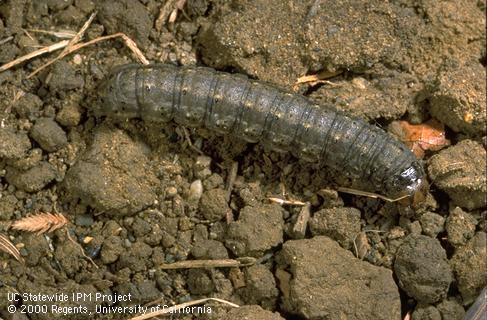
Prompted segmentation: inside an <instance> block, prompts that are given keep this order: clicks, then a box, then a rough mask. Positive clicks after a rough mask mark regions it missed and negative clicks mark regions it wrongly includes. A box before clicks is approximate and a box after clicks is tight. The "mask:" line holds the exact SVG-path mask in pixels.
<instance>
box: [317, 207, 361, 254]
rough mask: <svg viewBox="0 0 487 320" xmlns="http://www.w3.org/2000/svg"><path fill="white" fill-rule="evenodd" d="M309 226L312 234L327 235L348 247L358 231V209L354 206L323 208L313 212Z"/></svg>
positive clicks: (350, 246) (351, 244)
mask: <svg viewBox="0 0 487 320" xmlns="http://www.w3.org/2000/svg"><path fill="white" fill-rule="evenodd" d="M309 227H310V230H311V234H312V235H314V236H317V235H323V236H328V237H330V238H332V239H333V240H335V241H338V243H339V244H340V245H341V246H342V247H344V248H345V249H350V248H352V246H353V241H354V239H355V237H356V236H357V234H358V233H359V232H360V211H359V210H357V209H355V208H335V209H323V210H320V211H318V212H316V213H315V214H314V216H313V217H312V218H311V220H310V221H309Z"/></svg>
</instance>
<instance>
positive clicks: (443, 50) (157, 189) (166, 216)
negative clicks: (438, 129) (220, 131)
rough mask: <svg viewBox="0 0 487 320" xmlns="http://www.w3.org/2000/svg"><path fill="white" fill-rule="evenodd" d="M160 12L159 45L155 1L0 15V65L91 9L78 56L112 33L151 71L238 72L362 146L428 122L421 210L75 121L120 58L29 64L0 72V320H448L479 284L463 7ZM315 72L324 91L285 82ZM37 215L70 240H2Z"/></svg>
mask: <svg viewBox="0 0 487 320" xmlns="http://www.w3.org/2000/svg"><path fill="white" fill-rule="evenodd" d="M166 2H168V3H172V6H170V8H169V9H168V10H169V11H167V12H169V13H170V12H171V11H172V10H173V9H174V10H175V11H174V12H176V13H177V16H176V19H175V21H174V22H169V21H167V19H166V20H164V21H163V22H164V23H163V24H162V27H161V28H159V27H156V26H157V25H158V23H156V20H157V18H158V17H159V15H160V9H161V7H163V6H164V4H163V3H161V2H159V1H155V0H123V1H112V0H105V1H92V0H46V1H32V0H10V1H4V2H1V3H0V42H1V45H0V64H4V63H7V62H10V61H12V60H13V59H15V58H16V57H19V56H22V55H25V54H27V53H29V52H31V51H33V50H36V49H37V48H38V46H44V45H49V44H52V43H55V42H58V41H60V40H62V39H59V38H57V37H56V36H54V35H53V34H48V33H39V32H36V31H35V30H47V31H56V32H59V31H63V30H71V31H77V30H79V29H80V27H81V26H82V24H83V23H84V21H86V19H87V18H88V17H89V15H90V14H91V13H92V12H94V11H97V16H96V17H95V19H94V21H93V22H92V24H91V25H90V27H89V28H88V30H87V31H86V34H85V38H84V40H83V41H86V40H91V39H94V38H96V37H99V36H102V35H108V34H111V33H116V32H124V33H126V34H127V35H128V36H129V37H130V38H132V39H133V40H134V41H135V42H136V43H137V45H138V46H139V48H140V49H141V50H142V52H143V53H144V55H145V56H146V57H147V58H148V59H149V60H150V61H151V62H152V63H171V64H176V65H182V66H187V65H204V66H209V67H213V68H216V69H219V70H222V71H227V72H233V73H242V74H245V75H247V76H249V77H251V78H255V79H260V80H264V81H267V82H270V83H272V84H274V85H276V86H280V87H282V88H284V89H286V90H288V91H292V90H296V91H297V92H299V93H302V94H305V95H307V96H309V98H310V99H313V100H315V101H317V102H318V103H320V104H321V105H324V106H325V107H330V108H334V109H339V110H342V111H344V112H346V113H348V114H350V115H353V116H357V117H361V118H364V119H367V120H368V121H369V122H371V123H374V124H378V125H381V126H382V127H383V128H386V127H387V125H388V124H389V123H390V122H391V121H393V120H399V119H400V120H408V121H409V122H411V123H422V122H425V121H427V120H429V119H430V118H436V119H437V120H439V121H440V122H442V123H443V124H444V125H445V126H446V128H447V129H446V135H447V138H448V139H449V140H450V141H451V142H452V144H451V146H449V147H447V148H445V149H443V150H441V151H437V152H431V151H430V152H427V154H426V156H425V159H424V165H425V168H426V171H427V172H428V176H429V180H430V181H431V185H430V188H429V192H428V193H427V196H426V201H425V202H424V203H422V204H420V205H419V206H416V207H409V206H403V205H401V204H397V203H387V202H384V201H383V200H378V199H373V198H367V197H361V196H352V195H348V194H342V193H338V192H336V191H335V190H336V187H337V186H339V185H343V184H344V183H346V181H347V178H346V175H345V174H344V173H343V172H336V171H333V170H330V169H328V168H326V166H320V165H318V164H313V163H308V162H305V161H303V160H300V159H296V158H293V157H292V156H291V155H289V154H282V153H278V152H273V151H269V150H266V148H264V147H263V146H260V145H258V144H248V143H245V142H242V141H239V140H238V139H234V138H233V139H232V138H229V137H222V136H219V135H217V134H215V133H213V132H209V131H207V130H204V129H194V128H182V127H179V126H177V125H176V124H175V123H167V124H160V123H159V124H155V123H146V122H143V121H141V120H138V119H133V120H130V121H120V120H115V119H110V118H104V117H96V116H95V115H94V113H93V109H94V106H96V103H99V102H98V100H97V98H98V91H97V87H98V86H99V85H100V84H101V83H102V82H103V79H104V78H105V77H106V76H107V75H108V74H109V72H110V70H111V69H112V68H113V67H115V66H118V65H122V64H126V63H136V62H137V61H135V60H134V59H135V58H134V57H133V55H132V54H131V52H130V51H129V50H128V49H127V47H126V46H124V45H123V43H122V42H121V41H119V40H111V41H110V42H102V43H99V44H97V45H94V46H89V47H86V48H84V49H82V50H80V51H78V52H76V53H73V54H71V55H68V56H66V57H65V58H63V59H62V60H60V61H58V62H55V63H54V64H53V65H51V66H50V67H48V68H46V69H45V70H44V71H43V72H41V73H39V74H37V75H35V76H34V77H32V78H27V76H28V74H29V73H30V72H32V71H33V70H35V69H36V68H38V67H40V66H41V65H42V64H43V63H45V62H47V61H48V60H50V59H52V58H53V57H54V56H56V53H51V54H48V55H45V56H42V57H36V58H34V59H32V60H29V61H26V62H24V63H22V64H20V65H18V66H15V67H14V68H11V69H9V70H7V71H4V72H2V73H0V97H1V99H0V231H1V233H2V234H4V235H6V236H7V237H8V238H9V239H10V240H11V241H12V243H13V244H14V245H15V246H16V247H17V248H18V249H19V250H20V253H21V255H22V257H23V258H24V260H25V261H24V262H23V263H21V262H18V261H16V260H15V259H14V258H13V257H11V256H9V255H7V254H6V253H3V252H0V257H1V259H2V263H1V269H0V296H1V298H2V299H0V317H2V318H3V319H86V318H88V317H89V318H91V319H130V318H132V317H134V316H135V315H136V314H135V312H133V310H134V309H125V311H123V312H109V310H111V309H107V308H108V307H120V308H122V307H127V308H130V307H133V306H139V305H140V306H146V305H147V304H150V303H154V304H155V305H159V306H163V305H167V306H171V305H174V304H180V303H184V302H187V301H190V300H194V299H199V298H207V297H216V298H221V299H226V300H229V301H232V302H233V303H237V304H239V305H241V306H242V307H241V308H232V307H230V306H226V305H222V304H220V303H216V302H211V303H207V304H206V305H205V307H207V308H209V309H210V310H211V313H208V312H199V313H198V312H195V311H193V312H188V313H183V314H180V315H179V317H180V318H182V319H241V318H248V319H251V318H253V319H267V318H268V319H343V318H347V319H402V318H404V317H405V316H406V315H407V314H410V315H412V318H413V319H425V318H428V317H429V318H435V319H463V316H464V314H465V310H466V309H467V308H468V307H469V306H470V305H471V304H472V303H473V302H474V301H475V299H476V297H477V296H478V294H479V293H480V292H481V290H482V288H483V287H485V286H486V285H487V265H486V260H485V256H486V255H487V254H486V244H485V241H486V240H485V239H486V231H487V223H486V216H487V210H486V208H487V200H486V190H487V186H486V171H485V168H486V149H485V148H486V146H487V137H486V117H487V112H486V92H485V88H486V80H485V79H486V76H485V75H486V69H485V68H486V61H487V59H486V50H485V46H486V29H485V24H486V21H485V13H486V3H485V1H468V0H462V1H456V2H439V1H428V0H425V1H409V0H396V1H390V2H383V1H379V0H377V1H375V0H374V1H367V3H366V4H365V3H364V2H363V1H357V0H349V1H341V2H339V3H338V2H334V1H316V0H307V1H290V0H289V1H287V0H286V1H281V0H255V1H244V0H234V1H223V0H193V1H186V3H185V5H184V7H182V9H179V10H178V9H177V8H176V5H175V3H176V2H177V1H166ZM183 2H184V1H183ZM166 16H168V15H166ZM317 72H322V74H329V75H333V76H331V77H330V78H328V79H327V81H325V83H320V84H302V85H300V86H297V87H296V86H294V83H295V82H296V80H297V78H298V77H301V76H303V75H307V74H315V73H317ZM232 168H237V170H236V176H233V175H232V172H234V170H233V169H232ZM230 182H231V183H230ZM269 197H277V198H281V199H284V200H299V201H303V202H309V204H310V207H309V212H307V211H306V208H305V209H303V208H302V207H300V206H296V205H288V204H284V205H280V204H278V203H273V202H271V201H269V199H268V198H269ZM38 212H61V213H63V214H64V215H65V216H66V217H67V218H68V219H69V220H70V223H69V224H68V225H67V226H65V227H64V228H62V229H60V230H57V231H55V232H52V233H45V234H43V235H36V234H32V233H29V232H23V231H14V230H12V229H10V228H9V226H10V224H11V222H12V221H15V220H18V219H20V218H22V217H26V216H29V215H32V214H34V213H38ZM308 214H309V216H308ZM307 218H309V225H307V224H306V223H305V224H304V229H303V228H302V222H303V219H304V221H305V222H307V221H308V220H307ZM298 227H301V229H299V228H298ZM68 235H69V237H68ZM246 257H251V258H253V259H255V261H256V262H255V264H254V265H252V266H248V267H241V268H199V269H176V270H166V269H162V268H161V267H160V266H161V265H162V264H168V263H173V262H178V261H185V260H195V259H210V260H216V259H228V258H232V259H236V258H246ZM247 259H248V258H247ZM14 293H16V294H18V295H17V296H16V297H20V296H21V297H22V299H17V301H9V299H10V300H12V297H14ZM29 294H32V295H38V294H44V295H56V294H57V295H61V294H66V295H68V297H69V298H68V299H67V300H66V301H57V302H49V301H47V302H46V301H33V300H32V297H29ZM129 294H130V299H128V300H127V299H126V301H115V300H116V298H117V297H124V296H127V295H129ZM76 297H79V298H78V299H75V298H76ZM95 297H97V298H95ZM101 297H103V298H101ZM122 300H123V299H122ZM42 306H45V307H46V308H47V309H48V311H49V312H47V313H46V312H44V311H43V309H41V307H42ZM101 306H102V307H105V308H106V309H104V311H99V308H100V307H101ZM12 307H15V309H16V312H13V313H12V312H11V310H12V309H11V308H12ZM75 307H81V309H74V308H75ZM200 311H201V310H200ZM206 311H208V309H206ZM89 312H92V314H91V316H88V315H87V313H89Z"/></svg>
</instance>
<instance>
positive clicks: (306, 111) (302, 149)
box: [96, 64, 425, 198]
mask: <svg viewBox="0 0 487 320" xmlns="http://www.w3.org/2000/svg"><path fill="white" fill-rule="evenodd" d="M100 97H101V99H100V100H101V101H100V103H99V105H98V106H97V110H96V111H97V113H98V114H99V115H106V116H114V117H123V118H135V117H137V118H142V119H144V120H147V121H157V122H168V121H175V122H177V123H178V124H181V125H183V126H188V127H205V128H207V129H210V130H213V131H216V132H218V133H222V134H229V135H233V136H235V137H236V138H242V139H245V140H246V141H248V142H258V143H262V144H264V145H266V146H269V147H270V148H272V149H273V150H276V151H289V152H291V153H292V154H293V155H295V156H296V157H299V158H303V159H306V160H309V161H320V162H322V163H324V164H326V165H327V166H330V167H332V168H334V169H337V170H340V171H343V172H345V173H346V174H348V175H349V176H350V177H352V178H353V179H358V180H359V181H360V182H361V184H362V185H369V186H371V188H370V191H375V192H377V193H380V194H382V195H384V196H387V197H390V198H397V197H401V196H404V195H413V194H414V193H415V192H416V191H418V190H419V189H420V188H421V187H422V184H423V181H424V175H425V174H424V170H423V167H422V165H421V163H420V161H419V160H417V159H416V157H415V156H414V154H413V153H412V152H411V151H410V150H409V149H408V148H407V147H406V146H405V145H403V144H402V143H401V142H399V141H397V140H396V139H394V138H393V137H392V136H390V135H389V134H387V133H386V132H384V131H382V130H381V129H379V128H377V127H375V126H372V125H369V124H368V123H366V122H364V121H362V120H360V119H352V118H350V117H348V116H346V115H344V114H342V113H340V112H337V111H335V110H332V109H326V108H324V107H320V106H318V105H316V104H314V103H312V102H311V101H310V100H308V99H307V98H306V97H304V96H302V95H298V94H292V93H288V92H286V91H283V90H281V89H278V88H276V87H274V86H272V85H270V84H268V83H264V82H260V81H256V80H251V79H248V78H247V77H245V76H243V75H238V74H229V73H224V72H218V71H215V70H213V69H210V68H204V67H175V66H172V65H166V64H156V65H148V66H140V65H125V66H122V67H119V68H117V69H116V70H114V71H113V72H112V74H111V75H110V76H109V77H108V79H107V80H106V81H105V82H104V83H103V84H102V85H101V87H100Z"/></svg>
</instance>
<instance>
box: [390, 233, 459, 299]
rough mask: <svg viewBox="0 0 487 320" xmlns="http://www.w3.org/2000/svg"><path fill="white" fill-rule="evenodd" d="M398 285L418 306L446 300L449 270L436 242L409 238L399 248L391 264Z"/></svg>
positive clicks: (429, 239) (443, 251)
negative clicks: (418, 303) (419, 303)
mask: <svg viewBox="0 0 487 320" xmlns="http://www.w3.org/2000/svg"><path fill="white" fill-rule="evenodd" d="M394 272H395V273H396V276H397V278H398V279H399V286H400V287H401V288H402V289H403V290H404V291H406V293H407V294H408V295H409V296H410V297H412V298H414V299H416V300H417V301H418V302H421V303H435V302H437V301H440V300H441V299H443V298H444V297H446V294H447V291H448V288H449V286H450V283H451V282H452V280H453V275H452V271H451V269H450V266H449V264H448V261H447V258H446V252H445V249H443V248H442V247H441V245H440V243H439V242H438V240H436V239H433V238H430V237H427V236H423V235H410V236H408V237H407V238H406V239H405V240H404V242H403V244H402V245H401V246H400V247H399V249H398V251H397V255H396V261H395V263H394Z"/></svg>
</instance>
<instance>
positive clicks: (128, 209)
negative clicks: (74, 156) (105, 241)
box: [64, 127, 158, 215]
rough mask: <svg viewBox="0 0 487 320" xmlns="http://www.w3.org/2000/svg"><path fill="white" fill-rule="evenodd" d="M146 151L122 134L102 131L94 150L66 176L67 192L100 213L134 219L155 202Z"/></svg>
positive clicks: (117, 131) (85, 154) (93, 147)
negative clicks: (137, 213)
mask: <svg viewBox="0 0 487 320" xmlns="http://www.w3.org/2000/svg"><path fill="white" fill-rule="evenodd" d="M145 154H146V147H145V146H144V145H143V144H141V143H138V142H135V141H133V140H132V139H131V138H130V137H129V136H128V135H127V134H125V133H123V132H122V131H120V130H115V131H114V132H112V131H111V130H110V129H109V128H108V127H104V128H102V129H101V130H99V131H98V132H97V133H96V135H95V137H94V142H93V144H92V145H91V147H90V148H89V149H88V150H87V151H86V152H85V153H84V154H83V156H82V157H81V158H80V160H79V161H78V162H77V163H76V164H75V165H74V166H73V167H71V168H70V169H69V170H68V172H67V173H66V178H65V180H64V182H65V188H66V190H67V192H68V194H69V195H70V197H71V198H72V199H80V200H81V201H82V202H85V203H87V204H89V205H91V206H93V207H94V208H95V210H97V211H99V212H106V213H110V214H114V215H132V214H134V213H136V212H138V211H140V210H141V209H143V208H145V207H147V206H149V205H150V204H152V203H153V202H154V199H155V198H156V196H155V193H154V189H153V188H151V186H153V185H154V184H155V183H157V181H158V180H157V178H156V177H155V176H154V174H153V173H152V172H151V171H150V170H148V166H149V163H148V159H147V157H146V156H145Z"/></svg>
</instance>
